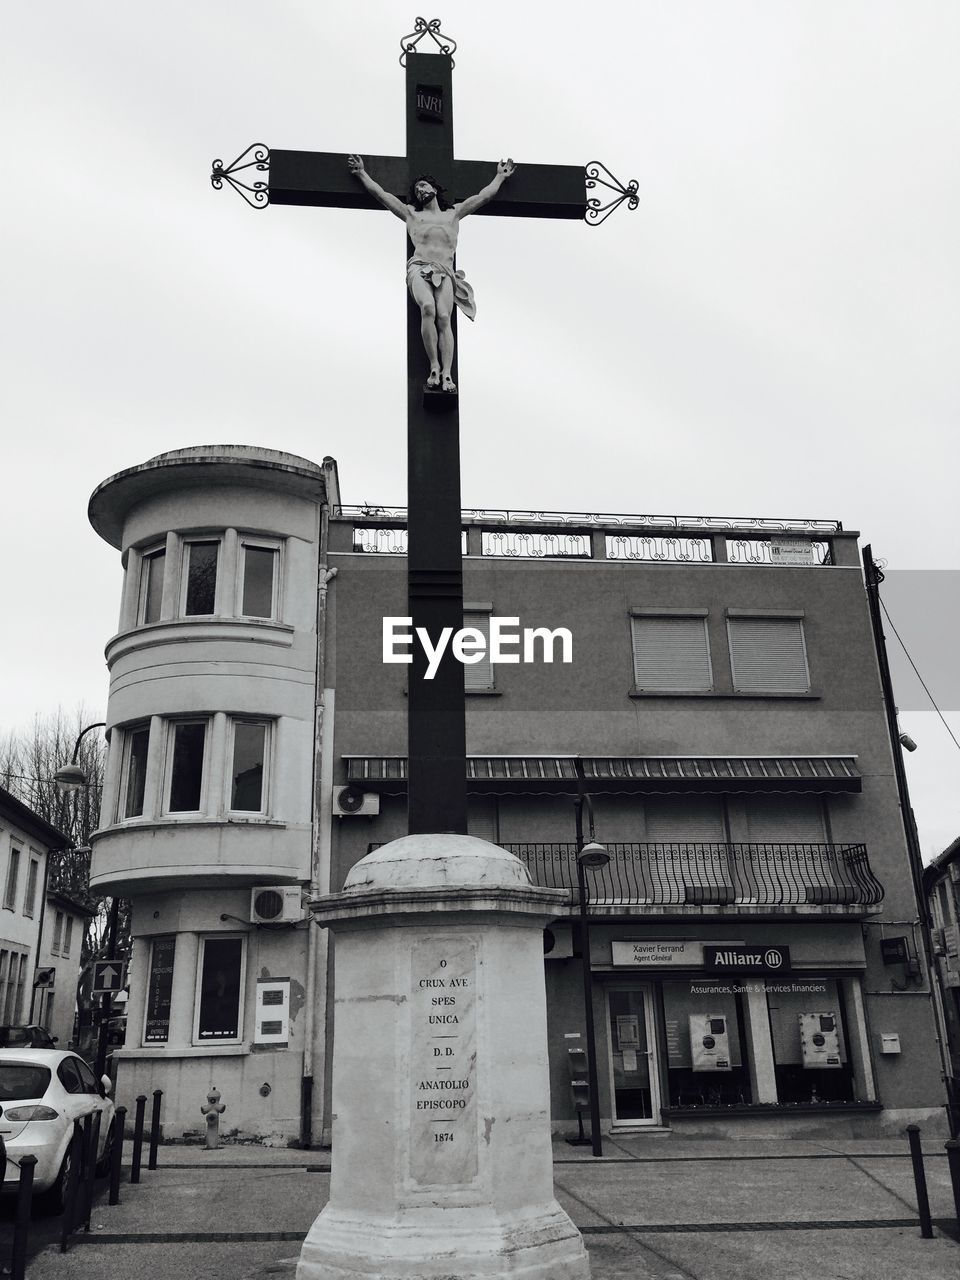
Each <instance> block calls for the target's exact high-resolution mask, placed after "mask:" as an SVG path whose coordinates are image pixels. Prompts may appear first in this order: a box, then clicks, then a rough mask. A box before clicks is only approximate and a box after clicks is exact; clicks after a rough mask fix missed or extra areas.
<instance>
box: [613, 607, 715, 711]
mask: <svg viewBox="0 0 960 1280" xmlns="http://www.w3.org/2000/svg"><path fill="white" fill-rule="evenodd" d="M631 629H632V632H633V678H634V682H635V684H636V687H637V689H638V690H650V691H653V692H657V691H663V692H671V693H702V692H707V691H708V690H710V689H712V688H713V671H712V668H711V665H710V645H709V640H708V637H707V616H706V610H703V611H702V612H700V611H698V612H696V613H693V612H690V613H687V612H683V613H666V612H664V613H662V614H660V613H654V612H653V611H652V610H649V611H648V610H634V611H633V617H632V618H631Z"/></svg>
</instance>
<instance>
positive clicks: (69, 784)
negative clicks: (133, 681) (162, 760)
mask: <svg viewBox="0 0 960 1280" xmlns="http://www.w3.org/2000/svg"><path fill="white" fill-rule="evenodd" d="M106 727H107V726H106V721H105V720H98V721H97V722H96V723H95V724H88V725H86V726H85V728H83V729H81V730H80V732H79V734H78V735H77V740H76V742H75V743H74V744H73V755H72V757H71V759H70V763H69V764H62V765H61V766H60V768H59V769H58V770H57V771H56V773H55V774H54V775H53V780H54V782H55V783H56V784H57V786H58V787H59V788H60V790H61V791H62V792H64V794H66V795H69V794H70V792H71V791H79V790H80V788H81V787H85V786H87V785H88V784H89V781H90V779H89V778H88V777H87V775H86V773H85V772H84V770H83V769H82V768H81V766H80V765H79V764H77V753H78V752H79V750H80V743H81V742H82V741H83V738H84V736H85V735H86V734H88V733H89V732H90V731H91V730H92V729H105V728H106ZM119 922H120V899H119V898H118V897H116V896H114V897H112V898H111V899H110V915H109V917H108V920H107V957H108V959H110V960H112V959H113V958H114V952H115V951H116V949H117V932H118V929H119ZM112 1008H113V999H112V997H111V995H110V993H109V992H104V993H103V995H102V996H101V997H100V1030H99V1034H98V1036H97V1057H96V1061H95V1063H94V1073H95V1074H96V1076H97V1077H98V1078H99V1077H100V1076H102V1075H103V1074H104V1072H105V1070H106V1065H107V1037H108V1035H109V1030H110V1028H109V1025H108V1024H109V1021H110V1014H111V1012H112Z"/></svg>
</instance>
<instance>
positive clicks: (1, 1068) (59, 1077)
mask: <svg viewBox="0 0 960 1280" xmlns="http://www.w3.org/2000/svg"><path fill="white" fill-rule="evenodd" d="M110 1088H111V1085H110V1078H109V1076H103V1077H102V1078H101V1079H100V1081H97V1079H96V1077H95V1076H94V1074H93V1071H92V1070H91V1069H90V1067H88V1066H87V1064H86V1063H85V1062H84V1061H83V1059H82V1058H78V1057H77V1055H76V1054H75V1053H69V1052H67V1051H66V1050H63V1049H34V1048H31V1047H29V1046H28V1047H24V1048H13V1049H0V1138H2V1139H3V1142H4V1145H5V1147H6V1153H7V1165H6V1170H5V1177H4V1181H3V1187H2V1190H3V1191H5V1192H10V1191H14V1190H16V1186H17V1181H18V1180H19V1177H20V1171H19V1168H18V1166H17V1162H18V1161H19V1160H20V1159H21V1158H22V1157H23V1156H25V1155H34V1156H36V1157H37V1164H36V1169H35V1171H34V1180H33V1185H34V1188H35V1190H36V1191H37V1192H38V1193H39V1194H40V1197H41V1202H42V1203H43V1204H44V1205H45V1207H48V1208H50V1209H52V1210H53V1211H54V1212H56V1213H59V1212H60V1210H62V1208H63V1204H64V1195H65V1193H66V1189H67V1182H68V1179H69V1175H70V1166H71V1164H72V1162H73V1160H74V1159H75V1158H76V1155H77V1153H76V1151H75V1149H74V1139H73V1134H74V1128H73V1125H74V1121H75V1120H81V1121H82V1120H83V1118H84V1117H85V1116H88V1115H91V1114H94V1115H96V1114H97V1113H99V1115H100V1136H99V1142H98V1143H97V1172H98V1173H101V1174H102V1173H106V1171H107V1168H108V1167H109V1163H110V1151H111V1149H112V1146H113V1134H114V1105H113V1101H112V1099H111V1098H110V1097H109V1096H108V1095H109V1091H110ZM94 1124H96V1121H94Z"/></svg>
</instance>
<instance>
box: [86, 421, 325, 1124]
mask: <svg viewBox="0 0 960 1280" xmlns="http://www.w3.org/2000/svg"><path fill="white" fill-rule="evenodd" d="M335 490H336V469H335V464H334V463H333V462H332V460H328V461H327V462H326V463H325V464H324V465H323V466H318V465H317V464H315V463H312V462H308V461H306V460H305V459H303V458H298V457H294V456H293V455H290V454H285V453H281V452H277V451H274V450H270V449H254V448H247V447H242V446H216V447H211V448H207V447H198V448H190V449H182V450H176V451H173V452H170V453H164V454H161V455H159V456H158V457H156V458H152V459H151V460H150V461H148V462H146V463H144V464H142V465H140V466H137V467H132V468H129V469H128V470H125V471H122V472H120V473H119V474H117V475H114V476H111V477H110V478H109V479H108V480H105V481H104V482H103V484H101V485H100V486H99V487H98V488H97V490H96V491H95V492H94V494H93V496H92V498H91V500H90V508H89V515H90V520H91V523H92V524H93V527H94V528H95V529H96V531H97V532H98V533H99V534H100V535H101V537H103V538H104V539H105V540H106V541H108V542H109V543H110V544H111V545H112V546H114V547H116V548H117V549H118V550H119V551H120V552H121V554H122V561H123V566H124V585H123V593H122V603H121V610H120V623H119V628H118V631H117V634H116V635H115V636H114V637H113V638H112V639H111V640H110V641H109V643H108V644H107V648H106V658H107V666H108V668H109V672H110V695H109V703H108V710H107V721H108V732H109V738H110V749H109V756H108V763H107V774H106V780H105V787H104V799H103V808H102V812H101V821H100V828H99V830H98V831H97V833H96V835H95V836H94V838H93V858H92V874H91V887H92V888H93V889H94V891H97V892H101V893H108V894H111V895H119V896H122V897H124V898H127V899H129V900H130V902H131V904H132V933H133V936H134V942H133V953H132V961H131V967H130V998H129V1002H128V1006H127V1007H128V1017H127V1033H126V1043H125V1045H124V1046H123V1048H122V1049H120V1050H119V1051H118V1059H119V1067H118V1071H119V1083H120V1087H121V1088H122V1090H123V1093H124V1094H127V1093H128V1092H132V1093H140V1092H150V1091H152V1090H153V1089H155V1088H161V1089H163V1091H164V1094H165V1103H164V1128H165V1131H166V1132H168V1133H172V1134H174V1135H179V1134H180V1133H181V1132H183V1131H189V1130H191V1129H196V1128H198V1127H200V1113H199V1107H200V1104H201V1103H202V1102H204V1101H205V1094H206V1092H207V1090H208V1089H209V1088H210V1086H211V1085H212V1084H216V1086H217V1087H218V1088H219V1089H220V1091H221V1093H222V1095H223V1099H224V1102H225V1103H226V1104H227V1106H228V1108H229V1112H228V1113H227V1114H226V1115H225V1118H224V1124H225V1127H229V1128H231V1129H240V1130H242V1131H244V1132H245V1133H248V1134H251V1135H256V1136H259V1137H262V1138H266V1139H270V1138H271V1137H275V1138H277V1139H280V1140H282V1139H289V1138H291V1137H295V1136H297V1135H299V1134H300V1133H301V1130H302V1127H303V1124H304V1116H303V1114H302V1112H301V1107H300V1106H299V1105H298V1102H299V1100H300V1099H301V1095H302V1093H303V1089H302V1085H301V1083H300V1082H301V1081H302V1079H303V1078H304V1076H305V1075H306V1076H307V1078H309V1068H310V1062H311V1057H312V1039H313V1035H314V1034H315V1032H316V1028H315V1027H314V1026H313V1019H312V1016H309V1015H308V1008H310V1009H312V999H311V1000H309V1001H308V994H309V993H310V992H311V990H312V983H313V977H312V972H313V971H315V968H314V967H315V964H316V955H315V951H316V948H315V947H314V948H311V946H310V942H309V933H308V928H307V923H306V921H304V920H303V919H302V917H303V915H304V912H303V911H302V909H301V898H302V896H303V893H304V892H305V891H306V890H308V889H309V887H310V885H311V882H313V881H314V880H315V879H316V875H317V872H318V867H317V864H316V859H315V853H314V841H313V837H312V832H313V829H314V828H313V818H314V798H315V787H314V742H315V739H316V736H317V716H318V706H320V705H321V702H322V700H321V699H318V696H317V670H318V653H319V650H318V644H317V616H318V590H317V588H318V569H319V566H320V560H321V556H320V549H321V541H322V531H323V524H324V520H325V518H326V515H325V513H326V504H327V501H328V499H329V497H330V495H331V491H333V494H334V500H336V498H335ZM258 888H259V889H260V890H262V891H264V892H265V893H266V896H264V893H261V894H259V895H255V894H254V893H253V892H252V891H254V890H257V889H258ZM258 907H259V908H260V910H261V911H262V914H263V916H264V918H265V919H266V924H265V925H264V927H261V928H252V927H251V920H252V919H254V920H257V919H259V918H260V917H259V916H258ZM251 913H252V914H251ZM291 935H299V936H298V937H296V939H294V938H293V937H292V936H291ZM294 941H295V945H292V946H291V942H294ZM254 1026H255V1027H256V1030H253V1028H254ZM261 1028H266V1030H265V1031H263V1032H262V1033H261ZM251 1032H252V1033H251ZM291 1099H292V1100H294V1102H293V1105H291ZM231 1113H232V1114H231Z"/></svg>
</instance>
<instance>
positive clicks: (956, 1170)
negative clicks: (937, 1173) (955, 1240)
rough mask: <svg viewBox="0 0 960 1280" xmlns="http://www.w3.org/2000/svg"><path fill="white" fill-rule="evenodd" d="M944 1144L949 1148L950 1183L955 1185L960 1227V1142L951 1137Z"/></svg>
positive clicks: (955, 1202)
mask: <svg viewBox="0 0 960 1280" xmlns="http://www.w3.org/2000/svg"><path fill="white" fill-rule="evenodd" d="M944 1146H945V1147H946V1149H947V1168H948V1169H949V1170H950V1184H951V1186H952V1187H953V1212H954V1214H955V1215H956V1219H957V1226H958V1227H960V1142H958V1141H957V1139H956V1138H951V1139H950V1141H949V1142H946V1143H944Z"/></svg>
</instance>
